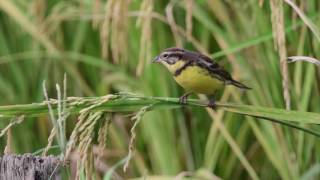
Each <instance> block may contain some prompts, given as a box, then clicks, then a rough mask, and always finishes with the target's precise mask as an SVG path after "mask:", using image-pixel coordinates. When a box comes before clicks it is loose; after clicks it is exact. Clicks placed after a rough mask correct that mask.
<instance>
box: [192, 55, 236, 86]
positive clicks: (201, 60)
mask: <svg viewBox="0 0 320 180" xmlns="http://www.w3.org/2000/svg"><path fill="white" fill-rule="evenodd" d="M197 56H198V58H197V61H196V64H197V65H198V66H201V67H202V68H205V69H207V70H208V72H209V74H210V75H212V76H214V77H215V78H217V79H219V80H221V81H224V82H228V81H232V80H233V79H232V77H231V75H230V74H229V72H228V71H226V70H225V69H224V68H223V67H221V66H220V65H219V64H218V63H216V62H214V61H213V60H212V59H211V58H209V57H208V56H205V55H203V54H200V53H197Z"/></svg>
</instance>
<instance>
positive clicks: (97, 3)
mask: <svg viewBox="0 0 320 180" xmlns="http://www.w3.org/2000/svg"><path fill="white" fill-rule="evenodd" d="M101 7H102V2H101V0H94V2H93V6H92V14H100V13H101V12H102V9H101ZM100 22H101V21H100V20H99V19H97V18H93V19H92V28H93V29H97V28H98V27H99V24H100Z"/></svg>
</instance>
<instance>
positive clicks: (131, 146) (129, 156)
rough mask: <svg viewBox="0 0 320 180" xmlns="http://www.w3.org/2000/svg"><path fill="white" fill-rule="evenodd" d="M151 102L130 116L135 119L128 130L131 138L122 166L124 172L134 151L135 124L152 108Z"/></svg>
mask: <svg viewBox="0 0 320 180" xmlns="http://www.w3.org/2000/svg"><path fill="white" fill-rule="evenodd" d="M152 106H153V105H152V104H151V105H149V106H145V107H143V108H141V110H140V111H139V112H138V113H137V114H136V115H135V116H134V117H132V118H131V120H132V121H135V122H134V124H133V126H132V128H131V130H130V132H131V138H130V143H129V152H128V156H127V157H128V158H127V159H126V162H125V164H124V166H123V171H124V172H126V171H127V169H128V167H129V163H130V160H131V158H132V154H133V151H134V140H135V138H136V131H135V129H136V127H137V125H138V124H139V122H140V121H141V119H142V118H143V115H144V114H145V113H146V112H147V111H148V110H150V109H151V108H152Z"/></svg>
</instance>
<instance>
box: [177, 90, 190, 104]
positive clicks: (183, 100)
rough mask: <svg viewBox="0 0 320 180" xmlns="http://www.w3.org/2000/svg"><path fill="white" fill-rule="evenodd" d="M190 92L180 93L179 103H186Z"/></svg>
mask: <svg viewBox="0 0 320 180" xmlns="http://www.w3.org/2000/svg"><path fill="white" fill-rule="evenodd" d="M190 94H191V93H186V94H184V95H182V96H181V97H180V98H179V103H180V104H183V105H186V104H187V101H188V96H189V95H190Z"/></svg>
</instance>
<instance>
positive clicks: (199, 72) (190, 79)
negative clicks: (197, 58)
mask: <svg viewBox="0 0 320 180" xmlns="http://www.w3.org/2000/svg"><path fill="white" fill-rule="evenodd" d="M174 79H175V80H176V82H177V83H178V84H179V85H180V86H182V87H183V88H184V89H186V90H187V91H192V92H195V93H200V94H207V95H211V94H214V92H215V91H216V90H217V89H219V88H221V87H222V86H223V82H222V81H220V80H218V79H216V78H214V77H212V76H210V75H209V73H208V72H207V71H206V70H204V69H201V68H200V67H198V66H190V67H188V68H186V69H185V70H183V71H182V72H181V74H180V75H178V76H175V77H174Z"/></svg>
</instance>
